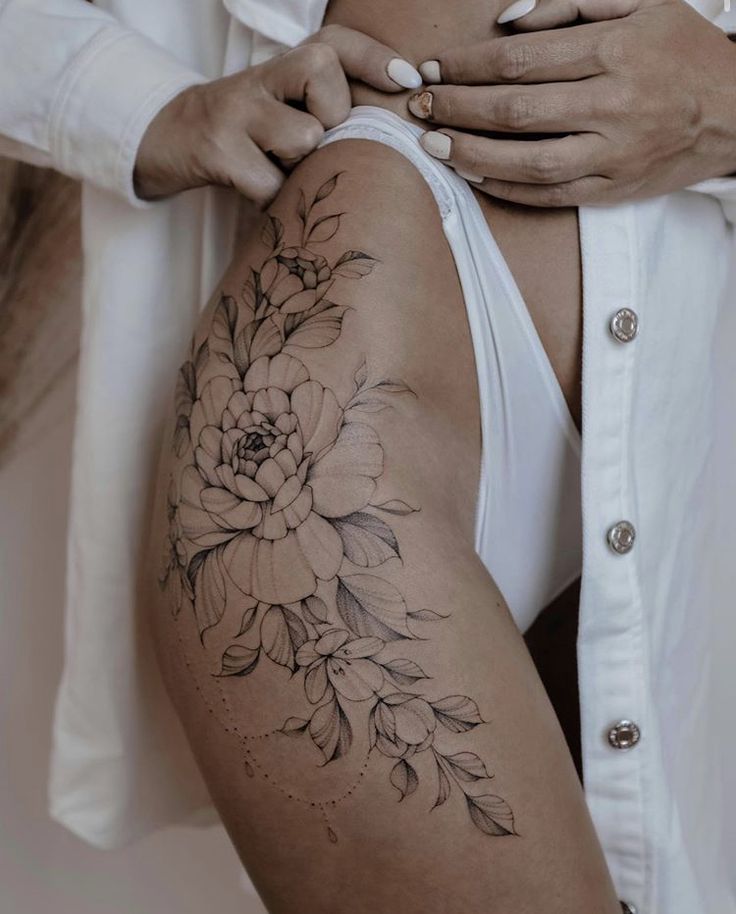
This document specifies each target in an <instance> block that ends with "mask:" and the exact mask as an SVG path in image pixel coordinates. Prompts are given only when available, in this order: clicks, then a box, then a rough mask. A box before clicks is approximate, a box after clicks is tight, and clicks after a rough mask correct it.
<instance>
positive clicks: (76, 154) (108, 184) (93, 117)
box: [49, 25, 207, 207]
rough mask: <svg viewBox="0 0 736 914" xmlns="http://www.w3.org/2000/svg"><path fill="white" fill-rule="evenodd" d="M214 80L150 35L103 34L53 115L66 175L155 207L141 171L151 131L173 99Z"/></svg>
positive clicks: (54, 146)
mask: <svg viewBox="0 0 736 914" xmlns="http://www.w3.org/2000/svg"><path fill="white" fill-rule="evenodd" d="M206 81H207V80H206V77H204V76H202V75H201V74H199V73H197V72H195V71H194V70H191V69H189V68H188V67H187V66H185V65H184V64H182V63H180V62H179V61H178V60H177V59H176V58H175V57H174V56H172V55H171V54H170V53H169V52H168V51H165V50H164V49H163V48H161V47H160V46H159V45H157V44H155V42H153V41H150V40H149V39H148V38H146V37H144V36H143V35H141V34H139V33H137V32H133V31H130V30H128V29H124V28H120V27H119V26H117V25H115V26H110V27H109V28H105V29H102V30H101V31H99V32H97V33H96V34H95V36H94V38H92V40H91V41H90V42H89V43H88V44H87V45H86V47H85V48H84V49H83V51H82V52H81V53H80V54H79V55H78V57H77V60H76V61H75V63H74V65H73V67H72V68H71V69H70V70H69V71H68V72H67V73H66V74H65V77H64V80H63V82H62V83H61V85H60V86H59V88H58V91H57V93H56V97H55V99H54V104H53V107H52V110H51V119H50V125H49V142H50V152H51V157H52V160H53V162H54V165H55V166H56V167H57V168H58V169H59V170H60V171H63V172H65V173H66V174H69V175H72V176H73V177H77V178H80V179H81V180H84V181H89V182H90V183H92V184H95V185H96V186H97V187H100V188H103V189H105V190H109V191H112V192H113V193H115V194H117V195H118V196H122V197H124V198H125V199H126V200H128V202H130V203H131V204H133V205H134V206H138V207H144V206H148V205H150V204H148V203H147V202H146V201H144V200H141V199H140V198H139V197H137V196H136V194H135V190H134V187H133V169H134V167H135V159H136V155H137V152H138V147H139V146H140V142H141V140H142V138H143V134H144V133H145V131H146V128H147V127H148V125H149V124H150V123H151V121H152V120H153V118H154V117H155V116H156V114H158V112H159V111H160V110H161V109H162V108H163V107H164V106H165V105H166V104H167V103H168V102H169V101H171V99H172V98H174V97H175V96H176V95H178V94H179V93H180V92H182V91H183V90H184V89H187V88H189V86H192V85H196V84H198V83H202V82H206Z"/></svg>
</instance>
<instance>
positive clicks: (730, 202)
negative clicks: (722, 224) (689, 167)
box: [685, 175, 736, 224]
mask: <svg viewBox="0 0 736 914" xmlns="http://www.w3.org/2000/svg"><path fill="white" fill-rule="evenodd" d="M685 189H686V190H691V191H694V192H695V193H698V194H708V196H710V197H715V198H716V199H717V200H719V201H720V203H721V206H722V207H723V212H724V213H725V214H726V218H727V219H728V221H729V222H732V223H734V224H736V175H734V176H733V177H731V176H728V177H725V178H708V180H706V181H699V182H698V183H697V184H691V185H690V187H687V188H685Z"/></svg>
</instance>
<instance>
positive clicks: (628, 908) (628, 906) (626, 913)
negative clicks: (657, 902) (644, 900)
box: [621, 901, 637, 914]
mask: <svg viewBox="0 0 736 914" xmlns="http://www.w3.org/2000/svg"><path fill="white" fill-rule="evenodd" d="M621 910H622V911H623V914H637V912H636V908H635V907H634V905H633V904H632V903H631V902H630V901H622V902H621Z"/></svg>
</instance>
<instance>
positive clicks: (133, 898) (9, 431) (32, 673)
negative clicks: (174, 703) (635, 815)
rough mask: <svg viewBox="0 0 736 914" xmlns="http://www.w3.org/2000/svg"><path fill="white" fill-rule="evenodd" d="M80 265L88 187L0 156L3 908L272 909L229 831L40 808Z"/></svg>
mask: <svg viewBox="0 0 736 914" xmlns="http://www.w3.org/2000/svg"><path fill="white" fill-rule="evenodd" d="M722 24H723V25H724V26H725V27H726V28H727V29H728V30H729V31H736V9H734V10H732V11H731V12H730V13H729V14H728V15H726V16H724V17H723V20H722ZM80 261H81V251H80V235H79V188H78V187H77V186H76V185H75V184H74V183H73V182H72V181H69V180H68V179H66V178H63V177H61V176H59V175H56V174H53V173H50V172H46V171H43V170H40V169H34V168H32V167H30V166H27V165H19V164H17V163H14V162H9V161H6V160H3V159H0V582H1V587H0V625H1V626H2V629H1V630H2V638H0V745H1V746H2V752H1V753H0V823H2V826H1V827H0V914H42V912H47V911H53V912H54V914H131V912H136V914H137V912H142V914H159V912H170V911H177V914H194V912H198V914H199V912H201V911H203V910H208V911H216V912H217V914H236V912H237V914H263V912H264V908H263V907H262V905H261V904H260V902H259V901H258V899H256V898H254V897H253V896H252V894H250V891H249V890H248V889H246V887H245V883H244V881H243V879H242V872H241V867H240V864H239V862H238V860H237V858H236V856H235V853H234V851H233V850H232V848H231V846H230V843H229V841H228V839H227V837H226V835H225V833H224V830H223V829H222V828H208V829H202V830H197V829H191V828H171V829H165V830H162V831H160V832H158V833H157V834H155V835H153V836H151V837H148V838H145V839H143V840H141V841H139V842H137V843H136V844H134V845H132V846H131V847H129V848H127V849H125V850H122V851H114V852H110V851H98V850H94V849H92V848H91V847H89V846H88V845H86V844H84V843H83V842H82V841H80V840H78V839H77V838H76V837H75V836H74V835H72V834H70V833H69V832H68V831H66V830H65V829H64V828H62V827H61V826H60V825H57V824H56V823H55V822H53V821H51V820H50V819H49V817H48V815H47V811H46V778H47V770H48V759H49V749H50V728H51V716H52V711H53V701H54V696H55V691H56V686H57V684H58V681H59V677H60V674H61V667H62V643H63V638H62V626H63V618H62V607H63V598H64V565H65V538H66V522H67V495H68V490H69V472H70V452H71V440H72V422H73V416H74V391H75V382H76V367H77V351H78V342H79V327H80V313H79V312H80V308H79V305H80V296H79V290H80V276H81V262H80ZM735 840H736V836H735ZM713 914H717V912H713Z"/></svg>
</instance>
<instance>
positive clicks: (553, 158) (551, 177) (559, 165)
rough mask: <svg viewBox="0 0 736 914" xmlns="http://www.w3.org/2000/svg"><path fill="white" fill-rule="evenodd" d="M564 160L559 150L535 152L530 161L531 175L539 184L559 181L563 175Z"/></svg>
mask: <svg viewBox="0 0 736 914" xmlns="http://www.w3.org/2000/svg"><path fill="white" fill-rule="evenodd" d="M563 168H564V162H563V160H562V157H561V156H560V154H559V153H558V152H553V151H552V150H549V149H543V150H539V151H538V152H535V153H534V155H533V157H532V159H531V161H530V163H529V168H528V172H529V177H530V178H531V179H532V181H534V182H535V183H538V184H548V183H553V182H555V181H559V180H560V179H561V177H562V173H563Z"/></svg>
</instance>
